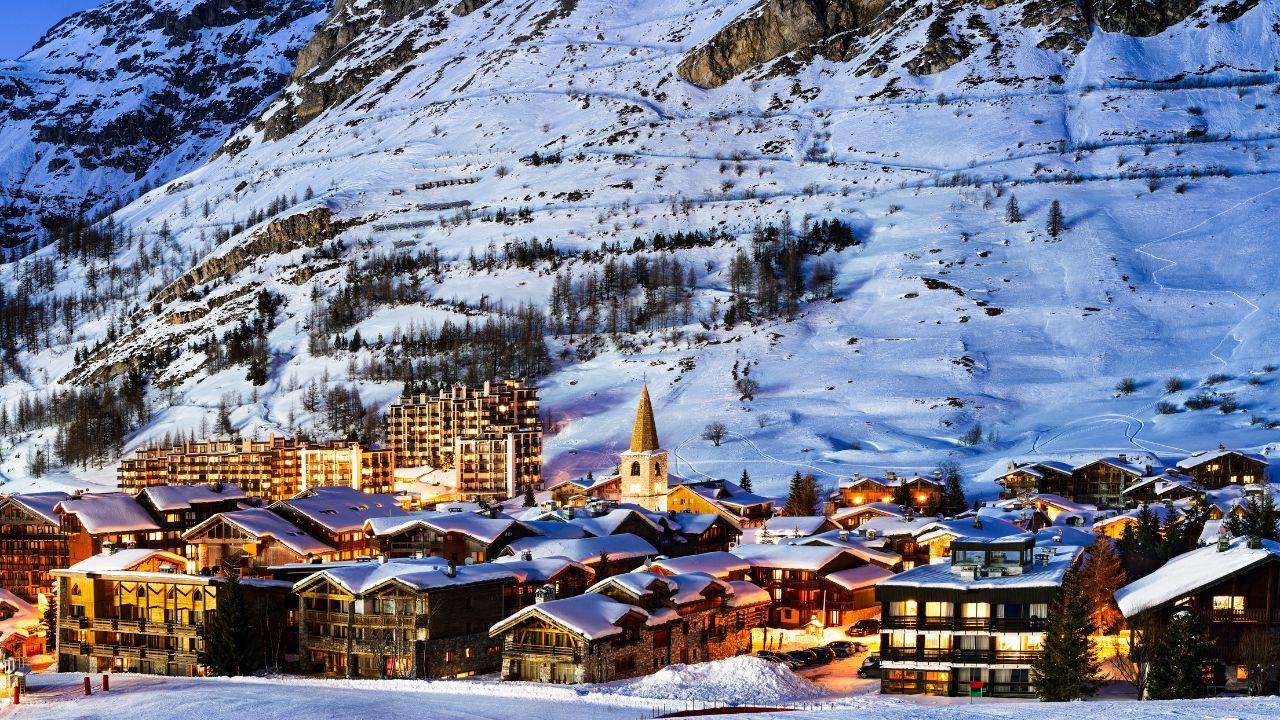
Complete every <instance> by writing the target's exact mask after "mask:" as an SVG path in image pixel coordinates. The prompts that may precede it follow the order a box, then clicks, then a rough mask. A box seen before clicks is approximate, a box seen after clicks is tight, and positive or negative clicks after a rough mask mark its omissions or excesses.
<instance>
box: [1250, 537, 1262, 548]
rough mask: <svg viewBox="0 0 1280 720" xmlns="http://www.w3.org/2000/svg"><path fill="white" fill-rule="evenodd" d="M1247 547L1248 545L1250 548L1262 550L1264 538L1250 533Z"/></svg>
mask: <svg viewBox="0 0 1280 720" xmlns="http://www.w3.org/2000/svg"><path fill="white" fill-rule="evenodd" d="M1246 547H1248V548H1249V549H1250V550H1261V549H1262V538H1261V537H1260V536H1258V535H1250V536H1249V540H1248V542H1247V543H1246Z"/></svg>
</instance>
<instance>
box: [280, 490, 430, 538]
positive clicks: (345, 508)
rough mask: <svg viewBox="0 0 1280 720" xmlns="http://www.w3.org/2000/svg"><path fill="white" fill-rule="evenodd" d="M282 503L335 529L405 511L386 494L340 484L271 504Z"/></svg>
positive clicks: (359, 525)
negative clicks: (372, 492) (377, 493)
mask: <svg viewBox="0 0 1280 720" xmlns="http://www.w3.org/2000/svg"><path fill="white" fill-rule="evenodd" d="M282 506H283V507H287V508H289V509H290V510H292V511H294V512H296V513H298V514H300V515H302V516H303V517H305V518H307V519H308V520H311V521H312V522H314V523H316V524H318V525H320V526H321V527H324V528H325V529H327V530H329V531H330V532H335V533H340V532H354V531H357V530H360V529H361V528H363V527H364V522H365V520H368V519H370V518H379V517H404V516H406V515H408V513H407V512H405V511H404V510H401V509H400V506H399V505H397V504H396V501H395V498H393V497H391V496H390V495H372V494H368V493H363V492H360V491H359V490H356V489H355V488H349V487H344V486H333V487H318V488H311V489H310V490H304V491H302V492H300V493H298V494H297V495H295V496H293V497H291V498H288V499H287V500H281V501H279V502H277V503H276V504H275V505H273V506H272V507H273V508H278V507H282Z"/></svg>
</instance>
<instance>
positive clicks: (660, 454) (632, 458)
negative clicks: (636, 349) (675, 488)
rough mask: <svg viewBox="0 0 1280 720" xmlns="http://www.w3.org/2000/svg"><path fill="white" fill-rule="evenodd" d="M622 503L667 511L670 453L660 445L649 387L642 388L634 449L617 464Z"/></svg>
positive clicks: (637, 408)
mask: <svg viewBox="0 0 1280 720" xmlns="http://www.w3.org/2000/svg"><path fill="white" fill-rule="evenodd" d="M618 475H619V478H618V480H619V483H620V485H621V487H620V496H621V497H620V498H619V499H620V500H621V501H622V502H624V503H632V504H635V505H639V506H641V507H643V508H646V509H648V510H652V511H655V512H665V511H666V509H667V451H666V450H663V449H661V448H660V447H659V445H658V428H657V425H655V424H654V421H653V404H652V403H651V402H650V401H649V386H648V384H647V383H646V384H645V385H643V386H642V387H641V389H640V403H639V404H638V405H637V406H636V424H635V427H634V428H633V429H632V430H631V448H630V449H629V450H627V451H625V452H623V453H622V455H621V456H620V457H619V462H618Z"/></svg>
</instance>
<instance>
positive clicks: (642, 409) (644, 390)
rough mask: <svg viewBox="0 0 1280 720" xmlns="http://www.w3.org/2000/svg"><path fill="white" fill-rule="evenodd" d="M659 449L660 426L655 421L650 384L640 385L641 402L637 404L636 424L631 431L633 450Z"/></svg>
mask: <svg viewBox="0 0 1280 720" xmlns="http://www.w3.org/2000/svg"><path fill="white" fill-rule="evenodd" d="M657 449H658V427H657V426H656V425H655V424H654V422H653V404H652V403H650V402H649V384H648V383H645V384H644V385H642V386H641V387H640V404H638V405H636V426H635V428H634V429H633V430H632V431H631V452H646V451H649V450H657Z"/></svg>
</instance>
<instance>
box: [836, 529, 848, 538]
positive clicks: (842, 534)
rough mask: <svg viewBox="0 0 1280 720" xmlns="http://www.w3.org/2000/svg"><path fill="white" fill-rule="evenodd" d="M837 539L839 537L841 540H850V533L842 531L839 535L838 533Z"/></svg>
mask: <svg viewBox="0 0 1280 720" xmlns="http://www.w3.org/2000/svg"><path fill="white" fill-rule="evenodd" d="M837 537H839V538H840V539H841V540H848V539H849V531H848V530H841V531H840V532H839V533H837Z"/></svg>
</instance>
